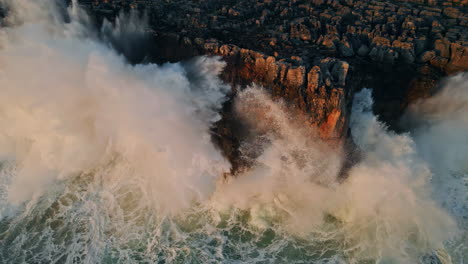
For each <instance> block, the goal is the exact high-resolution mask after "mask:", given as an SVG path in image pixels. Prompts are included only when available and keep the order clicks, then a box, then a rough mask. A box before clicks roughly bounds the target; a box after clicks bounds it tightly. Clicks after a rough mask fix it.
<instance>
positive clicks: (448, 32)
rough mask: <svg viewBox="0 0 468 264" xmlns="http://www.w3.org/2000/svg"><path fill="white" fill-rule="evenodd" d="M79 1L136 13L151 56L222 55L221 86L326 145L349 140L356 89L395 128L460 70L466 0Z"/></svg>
mask: <svg viewBox="0 0 468 264" xmlns="http://www.w3.org/2000/svg"><path fill="white" fill-rule="evenodd" d="M80 3H81V4H82V5H83V6H85V7H87V8H88V9H89V10H91V11H92V12H94V14H95V15H96V17H97V18H98V19H97V21H98V23H99V20H100V19H102V18H104V17H106V18H108V19H111V20H112V19H113V17H115V15H116V14H117V13H118V12H119V11H120V10H122V9H124V10H131V9H134V10H144V11H145V12H146V14H147V16H148V17H149V22H150V28H151V30H152V31H151V34H152V35H153V37H154V47H155V48H154V50H153V51H151V52H149V54H150V55H151V56H150V57H151V58H149V60H151V61H159V62H163V61H179V60H183V59H187V58H190V57H192V56H195V55H202V54H211V55H219V56H222V57H223V58H224V59H225V60H226V62H227V67H226V69H225V71H224V73H223V76H222V77H223V79H224V80H225V81H227V82H229V83H231V84H233V86H234V87H236V86H237V85H240V86H245V85H249V84H250V83H252V82H254V83H257V84H260V85H263V86H264V87H266V88H267V89H269V90H270V91H271V93H272V95H273V96H275V97H278V98H283V99H284V100H285V101H286V102H287V103H289V105H291V107H293V108H295V109H298V110H300V112H301V113H303V114H305V115H306V116H307V120H308V124H309V125H311V126H314V127H316V128H317V129H318V130H319V131H320V136H321V137H323V138H326V139H341V138H343V137H345V136H346V135H347V120H348V117H349V110H350V107H351V101H352V100H351V97H352V96H353V93H354V91H356V90H358V89H361V88H363V87H369V88H373V90H374V93H373V95H374V99H375V101H376V104H375V109H374V111H375V112H376V113H377V114H378V115H379V116H380V118H381V119H383V120H384V121H386V122H387V123H388V124H389V125H390V126H391V127H392V128H394V129H398V127H397V126H396V124H397V123H396V122H395V121H396V120H397V119H398V117H399V116H400V115H401V113H402V112H403V111H404V109H405V107H406V105H407V104H408V103H409V102H411V101H412V100H414V98H415V97H418V96H426V94H427V93H428V91H430V90H431V89H433V86H434V85H435V83H436V82H437V81H438V80H439V79H440V78H441V77H443V76H446V75H449V74H454V73H457V72H461V71H466V70H468V15H467V14H468V12H467V6H468V0H398V1H394V0H288V1H272V0H258V1H248V0H207V1H198V0H170V1H169V0H164V1H151V0H138V1H137V0H125V1H124V0H106V1H98V0H80ZM228 108H229V107H227V108H226V109H228ZM226 111H228V110H226ZM226 118H227V119H229V117H227V116H226V115H225V119H226ZM231 121H232V120H231ZM232 122H234V121H232ZM226 124H227V123H226ZM221 130H222V129H221ZM238 132H239V131H238ZM217 133H220V131H217ZM229 133H230V134H231V135H228V134H229ZM239 133H240V132H239ZM225 134H226V137H229V136H232V137H235V135H234V134H235V133H232V131H231V132H226V133H225ZM234 145H235V144H234ZM234 145H233V146H234ZM231 147H232V146H231ZM233 148H234V149H235V146H234V147H233Z"/></svg>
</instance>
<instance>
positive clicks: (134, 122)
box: [0, 0, 229, 211]
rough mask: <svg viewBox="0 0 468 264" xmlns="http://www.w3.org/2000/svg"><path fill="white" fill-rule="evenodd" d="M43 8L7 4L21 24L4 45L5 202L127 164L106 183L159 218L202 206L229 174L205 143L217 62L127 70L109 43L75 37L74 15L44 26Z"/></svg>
mask: <svg viewBox="0 0 468 264" xmlns="http://www.w3.org/2000/svg"><path fill="white" fill-rule="evenodd" d="M46 3H49V4H50V5H51V7H53V6H54V5H52V4H51V2H50V1H37V2H36V1H26V0H22V1H13V2H9V4H10V7H11V8H12V10H21V13H20V12H19V11H18V12H15V14H16V15H22V17H21V18H22V21H21V23H20V24H18V25H17V26H15V27H13V28H12V29H8V30H5V31H4V32H3V33H4V34H3V35H2V40H1V42H2V45H3V48H2V50H1V52H0V61H1V67H0V74H1V77H0V83H1V86H2V87H4V88H2V89H1V91H0V103H1V106H0V120H1V122H2V123H4V124H8V125H5V127H4V129H2V131H1V133H0V145H1V149H2V150H1V157H2V160H14V162H15V163H16V164H17V169H16V174H15V175H14V176H13V177H12V178H11V185H10V186H9V190H8V200H9V202H12V203H21V202H23V201H26V200H28V199H30V198H31V197H34V196H36V197H37V196H39V195H40V194H41V193H42V192H43V191H44V189H45V187H47V186H48V185H49V184H50V183H51V181H53V180H55V179H66V178H68V177H70V176H73V175H77V174H80V173H86V172H89V171H91V170H93V169H95V168H96V167H99V166H107V165H108V164H109V163H119V164H126V166H124V168H119V169H118V170H117V169H115V170H116V171H114V173H113V174H112V176H111V177H112V179H102V180H103V181H109V182H112V181H114V182H119V181H120V182H121V183H122V184H125V182H129V181H130V182H131V181H134V182H137V184H140V185H141V186H140V187H141V188H142V189H141V192H142V193H144V194H145V195H147V196H148V197H146V198H147V200H148V201H152V202H155V203H156V204H157V206H158V207H162V208H163V209H164V210H168V211H172V210H177V209H178V208H181V207H186V206H188V205H189V204H191V202H192V201H193V200H197V199H203V198H206V194H207V193H209V192H208V190H209V189H210V188H212V185H213V182H214V180H215V179H216V177H217V176H218V175H220V174H222V172H224V171H225V170H226V169H228V167H229V165H228V164H227V162H226V161H224V159H223V158H222V156H221V155H220V153H219V152H218V151H217V150H216V149H215V148H214V146H213V145H212V143H211V140H210V136H209V127H210V125H211V123H212V122H214V121H216V120H217V119H218V118H219V116H218V114H217V113H216V112H217V110H218V109H219V107H220V105H221V103H222V102H223V100H224V96H225V93H226V92H227V91H228V90H229V87H228V86H226V85H224V84H222V83H221V81H220V80H219V79H218V78H217V77H216V76H217V75H218V74H219V73H220V71H221V70H222V68H223V66H224V64H223V63H222V62H221V61H220V60H219V59H217V58H205V57H200V58H197V59H195V60H194V61H192V62H189V63H185V64H166V65H163V66H157V65H151V64H149V65H137V66H130V65H127V64H126V63H125V60H124V59H123V57H121V56H118V55H116V53H115V52H114V51H113V50H111V49H110V48H108V47H107V46H106V45H104V44H100V43H99V42H97V41H95V40H93V39H90V38H82V36H83V35H82V34H81V33H82V32H84V30H85V29H86V28H85V25H83V24H81V23H78V22H77V21H80V19H76V20H75V17H74V15H79V16H82V13H81V12H80V11H77V10H71V11H70V12H69V14H70V16H71V21H72V22H71V23H68V24H63V23H62V24H59V23H52V22H51V20H50V19H46V18H49V17H50V16H49V15H48V14H49V13H52V14H53V11H52V10H53V8H40V7H42V6H41V5H42V4H46ZM72 8H77V7H72ZM23 11H24V12H23ZM41 12H43V13H41ZM46 14H47V15H46ZM38 18H40V19H39V20H38ZM53 21H55V20H53ZM32 22H34V23H32ZM196 72H203V74H201V73H200V74H198V75H197V74H196ZM194 78H196V82H193V81H191V79H194ZM117 167H118V166H116V168H117ZM140 178H141V181H139V180H138V179H140ZM138 182H139V183H138ZM210 186H211V187H210ZM156 201H157V202H156Z"/></svg>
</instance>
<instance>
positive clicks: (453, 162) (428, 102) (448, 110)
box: [402, 73, 468, 263]
mask: <svg viewBox="0 0 468 264" xmlns="http://www.w3.org/2000/svg"><path fill="white" fill-rule="evenodd" d="M402 124H403V125H404V126H405V127H407V128H408V129H409V130H410V133H411V135H412V137H413V138H414V140H415V143H416V148H417V150H418V153H420V156H421V157H422V158H423V159H424V160H425V161H426V162H427V164H428V165H429V166H430V169H431V171H432V172H433V177H432V179H431V181H432V187H433V190H432V192H433V194H434V197H436V199H437V200H438V201H440V202H441V203H442V205H443V206H444V207H445V208H446V209H447V210H448V211H450V212H451V213H452V215H454V216H456V219H457V221H458V224H459V226H460V227H461V228H462V232H460V234H459V236H458V240H456V241H455V242H453V243H452V245H451V246H452V247H453V248H454V251H455V254H456V257H457V260H456V261H457V262H458V263H463V261H466V260H467V259H468V253H467V252H468V246H467V243H466V241H468V136H467V135H468V76H467V75H466V73H461V74H459V75H456V76H452V77H450V78H447V79H446V80H444V81H443V82H441V85H440V89H439V91H438V92H437V93H436V94H434V95H433V96H432V97H430V98H428V99H424V100H420V101H417V102H415V103H414V104H412V105H411V106H409V109H408V111H407V113H406V114H405V116H404V117H403V119H402ZM460 245H461V246H460Z"/></svg>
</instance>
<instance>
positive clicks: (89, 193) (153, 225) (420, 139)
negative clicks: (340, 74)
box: [0, 0, 468, 263]
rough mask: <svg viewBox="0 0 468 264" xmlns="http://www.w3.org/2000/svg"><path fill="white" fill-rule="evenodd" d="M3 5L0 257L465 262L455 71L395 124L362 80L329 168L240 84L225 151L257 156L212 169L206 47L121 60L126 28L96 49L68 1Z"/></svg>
mask: <svg viewBox="0 0 468 264" xmlns="http://www.w3.org/2000/svg"><path fill="white" fill-rule="evenodd" d="M3 2H4V4H7V5H9V6H10V7H11V16H10V17H9V18H7V19H8V24H9V25H10V26H9V27H7V28H3V29H2V30H1V35H0V46H1V48H0V87H1V89H0V123H1V124H2V128H1V129H0V262H2V263H17V262H26V263H156V262H157V263H304V262H307V263H310V262H314V263H374V262H377V263H418V262H426V263H431V261H439V262H442V263H464V260H466V259H467V257H468V256H466V252H468V250H467V246H466V243H467V231H466V230H467V226H468V223H467V220H466V219H467V208H466V207H467V199H468V198H467V195H468V190H467V189H468V187H467V174H468V168H467V167H466V164H468V162H467V158H468V141H467V138H466V135H467V134H468V120H467V114H468V100H467V99H468V89H467V88H468V87H466V86H467V83H468V82H467V78H466V77H465V76H463V75H460V76H455V77H453V78H450V79H448V80H447V82H446V83H445V84H444V87H443V89H441V91H440V92H439V93H438V94H436V95H435V96H433V97H431V98H430V99H426V100H423V101H420V102H417V103H416V104H414V105H412V106H411V107H410V108H409V111H408V113H407V115H406V117H405V120H407V121H408V122H407V123H408V124H411V125H412V126H411V127H409V129H410V132H409V133H407V134H396V133H393V132H391V131H389V130H388V129H387V128H386V126H385V125H384V124H383V123H381V122H379V121H378V119H377V117H376V116H374V115H373V113H372V111H371V109H372V103H373V102H372V96H371V90H369V89H363V90H362V91H361V92H359V93H358V94H356V96H355V100H354V102H353V111H352V116H351V124H350V126H351V130H352V136H353V140H354V142H355V143H356V145H357V146H358V147H359V149H360V150H361V152H362V153H361V159H360V161H359V162H357V163H356V164H355V165H354V166H353V167H352V168H351V169H350V170H349V171H348V173H347V177H346V179H344V180H338V178H339V177H340V176H339V175H340V171H341V167H342V163H343V160H344V159H345V158H346V153H344V150H342V149H339V148H337V147H330V146H329V145H328V144H326V143H325V142H322V141H321V140H320V139H319V138H318V137H317V136H316V135H314V134H313V131H312V132H311V128H309V127H306V126H304V122H301V120H298V118H297V116H294V114H292V113H291V112H290V111H289V110H288V108H287V106H286V105H285V104H284V103H283V102H281V101H278V100H273V99H272V98H270V96H269V95H268V93H267V92H265V90H263V89H262V88H260V87H255V86H253V87H249V88H246V89H244V90H243V91H241V92H239V93H238V94H237V95H236V96H237V98H236V106H235V109H236V113H237V114H238V115H239V117H240V118H242V119H243V120H244V121H245V122H246V123H247V124H249V126H250V127H251V129H252V131H254V135H255V136H254V137H253V139H252V140H250V141H249V142H245V143H244V145H242V146H241V151H243V152H246V153H247V152H252V151H255V152H257V153H256V155H254V156H256V158H255V160H253V161H252V164H253V165H252V167H251V168H249V169H247V170H245V171H243V172H241V173H240V174H239V175H237V176H236V177H226V176H225V175H226V174H227V172H228V171H229V170H230V164H229V162H228V161H227V160H225V159H224V158H223V156H222V155H221V153H220V151H219V150H218V149H217V148H216V147H215V146H214V145H213V143H212V141H211V137H210V127H211V126H212V125H213V123H214V122H216V121H217V120H218V119H219V118H220V117H219V114H218V112H219V110H220V108H221V105H222V103H223V102H224V101H225V100H226V95H227V93H228V92H229V90H230V87H229V86H227V85H226V84H223V83H222V81H220V79H218V77H217V76H218V75H219V74H220V72H221V71H222V69H223V66H224V63H223V62H222V61H220V60H219V58H209V57H198V58H195V59H193V60H191V61H188V62H181V63H175V64H163V65H155V64H139V65H131V64H129V63H128V62H127V61H126V60H125V58H124V57H123V56H121V55H118V53H117V52H116V51H114V48H115V49H117V50H118V47H116V46H115V43H114V42H116V41H118V39H119V38H120V37H119V34H121V33H122V32H126V31H129V30H130V31H132V30H131V29H132V28H135V29H137V28H138V27H136V26H135V24H131V26H128V25H127V26H128V27H127V28H126V29H125V30H119V29H115V30H113V29H112V28H111V24H109V23H105V24H104V27H105V28H104V30H105V32H108V33H105V34H108V36H111V38H112V39H110V40H109V39H105V38H104V39H105V40H107V41H111V42H113V44H112V45H110V44H107V43H108V42H106V41H102V38H101V40H99V38H98V37H97V36H96V34H93V33H92V32H90V31H89V30H88V24H87V23H88V22H87V21H88V20H87V18H86V15H85V14H84V12H83V11H81V10H80V9H79V8H78V7H77V6H76V4H75V5H72V6H71V7H70V8H69V9H68V12H67V14H68V16H69V17H68V18H67V19H64V17H63V16H61V15H59V13H60V12H58V11H55V10H60V8H57V9H54V7H55V5H54V3H53V1H48V0H41V1H29V0H20V1H17V0H15V1H6V0H4V1H3ZM45 7H47V8H45ZM19 10H21V12H20V11H19ZM67 20H69V21H67ZM64 21H67V22H66V23H65V22H64ZM117 26H118V25H117ZM139 30H140V29H139ZM109 32H111V33H109ZM137 33H138V32H137ZM112 47H113V48H112ZM122 47H123V48H122V49H128V45H127V44H126V45H125V46H122ZM246 156H249V155H246Z"/></svg>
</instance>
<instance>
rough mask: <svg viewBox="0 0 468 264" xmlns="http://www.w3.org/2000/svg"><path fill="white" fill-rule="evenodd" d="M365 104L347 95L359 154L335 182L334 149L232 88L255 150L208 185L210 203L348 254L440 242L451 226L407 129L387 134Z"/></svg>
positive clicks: (365, 95) (260, 97) (407, 251)
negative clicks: (277, 222) (256, 135)
mask: <svg viewBox="0 0 468 264" xmlns="http://www.w3.org/2000/svg"><path fill="white" fill-rule="evenodd" d="M372 103H373V102H372V98H371V93H370V90H368V89H364V90H363V91H362V92H360V93H358V94H357V95H356V98H355V101H354V107H353V113H352V117H351V127H352V134H353V139H354V140H355V142H356V144H357V145H358V146H359V147H360V148H361V149H362V150H363V152H364V157H363V159H362V160H361V161H360V162H359V163H358V164H356V165H355V166H354V167H353V168H352V169H351V171H350V172H349V178H348V179H347V180H346V181H344V182H343V183H342V184H337V183H336V179H337V177H338V174H339V169H340V166H341V159H342V155H341V153H340V152H339V151H337V150H334V149H330V148H327V146H326V145H324V144H323V143H321V142H320V140H319V139H318V138H316V137H313V136H311V134H310V132H308V131H307V129H304V124H303V123H302V122H299V123H298V122H296V120H297V117H296V116H291V115H290V114H288V111H287V109H286V108H285V106H284V105H283V104H282V103H278V102H275V101H273V100H272V99H270V98H269V96H268V95H267V94H266V93H265V92H264V91H263V90H260V89H258V88H249V89H247V90H245V91H243V92H241V93H240V94H239V97H238V101H237V104H238V105H237V109H238V114H240V115H241V116H243V117H244V118H245V119H247V122H250V124H251V125H253V126H254V127H256V129H258V130H259V131H262V133H261V135H262V136H261V138H260V139H259V140H257V141H256V142H257V143H258V145H254V146H249V147H253V148H256V149H262V150H263V151H262V153H261V155H260V156H259V157H258V158H257V159H256V161H255V163H256V164H255V166H254V167H253V168H252V169H250V170H248V171H247V172H245V173H244V174H243V175H241V176H239V177H237V178H235V179H229V180H228V182H227V183H226V184H224V185H222V186H218V189H217V192H219V193H217V194H215V197H216V198H215V199H214V201H215V204H216V206H219V208H220V209H221V210H223V209H224V210H226V209H229V208H230V209H232V208H241V209H243V210H250V212H251V214H252V215H253V219H255V221H254V222H255V223H256V224H258V225H259V227H260V228H262V227H263V228H264V227H265V226H268V223H269V220H268V219H271V218H278V217H279V218H281V219H283V220H282V221H284V222H283V225H282V226H283V227H284V228H286V230H287V231H288V232H293V233H294V234H296V235H299V236H301V237H305V238H307V239H308V240H310V241H315V242H317V243H323V242H324V241H335V242H336V241H341V242H340V245H339V246H336V249H339V251H341V252H348V253H349V254H350V255H352V256H353V257H352V258H351V259H354V261H358V260H365V259H374V260H378V261H388V260H393V261H397V262H398V263H415V262H417V261H418V258H419V257H420V256H421V255H424V254H425V253H427V252H428V251H430V250H432V249H434V248H443V242H444V241H445V240H447V239H449V238H451V237H452V236H453V235H454V232H455V231H456V224H455V222H454V221H453V219H452V218H451V217H450V216H449V215H448V214H447V213H446V212H445V211H444V210H442V209H440V208H439V206H438V205H437V203H436V202H435V201H434V200H433V199H432V198H431V196H430V186H429V181H430V178H431V172H430V170H429V168H428V166H427V164H426V163H425V162H424V161H423V160H422V159H421V158H420V157H419V155H418V153H417V152H416V147H415V144H414V142H413V140H412V139H411V138H410V137H409V135H397V134H394V133H392V132H388V131H387V129H386V127H385V126H384V125H383V124H382V123H380V122H379V121H378V120H377V118H376V117H375V116H374V115H373V114H372V112H371V108H372ZM265 130H266V132H265ZM331 219H334V220H331Z"/></svg>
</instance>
